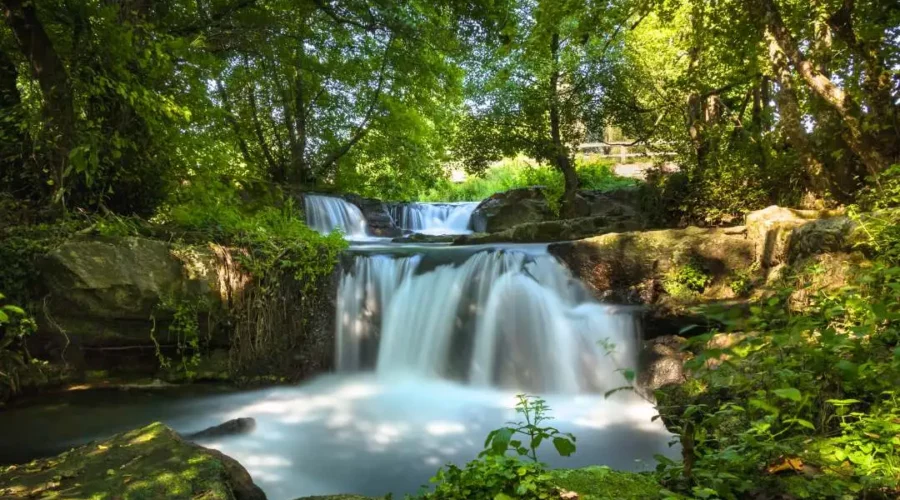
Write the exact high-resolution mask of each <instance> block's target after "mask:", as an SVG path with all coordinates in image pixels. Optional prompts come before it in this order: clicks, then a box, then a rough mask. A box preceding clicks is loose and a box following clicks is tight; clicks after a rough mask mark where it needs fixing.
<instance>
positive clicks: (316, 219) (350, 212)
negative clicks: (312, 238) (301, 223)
mask: <svg viewBox="0 0 900 500" xmlns="http://www.w3.org/2000/svg"><path fill="white" fill-rule="evenodd" d="M303 206H304V208H305V209H306V224H307V225H308V226H309V227H311V228H313V229H315V230H316V231H318V232H320V233H322V234H328V233H330V232H332V231H334V230H335V229H338V228H340V229H341V230H342V231H344V234H346V235H347V236H348V237H349V238H364V237H366V236H367V231H366V218H365V217H364V216H363V213H362V211H361V210H360V209H359V207H357V206H356V205H354V204H352V203H350V202H348V201H346V200H344V199H342V198H338V197H336V196H324V195H318V194H307V195H304V196H303Z"/></svg>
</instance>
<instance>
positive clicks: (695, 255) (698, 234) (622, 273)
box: [550, 228, 755, 304]
mask: <svg viewBox="0 0 900 500" xmlns="http://www.w3.org/2000/svg"><path fill="white" fill-rule="evenodd" d="M550 253H551V254H553V255H555V256H556V257H558V258H559V259H560V260H561V261H562V262H563V263H565V264H566V265H567V266H568V267H569V269H570V270H571V271H572V272H573V274H574V275H575V276H576V277H577V278H580V279H581V280H582V281H583V282H584V283H585V285H587V287H588V289H589V290H591V291H592V292H593V293H594V295H595V296H596V297H597V298H599V299H600V300H603V301H607V302H615V303H618V304H653V303H657V302H658V301H659V299H660V294H661V281H662V279H663V277H664V276H665V274H666V272H667V271H669V270H671V269H673V268H675V267H676V266H679V265H684V264H687V263H688V262H692V263H695V264H696V265H699V266H701V267H702V268H703V269H704V270H705V271H706V272H707V273H709V275H710V276H711V277H712V283H710V285H709V286H707V290H706V291H705V292H704V297H705V298H707V299H717V298H718V299H721V298H730V297H731V296H733V294H732V293H730V289H729V288H728V286H727V285H728V284H727V283H726V279H727V276H728V275H729V274H730V273H731V272H732V271H735V270H739V269H746V268H749V267H750V266H751V265H752V264H753V262H754V261H755V252H754V244H753V242H752V241H750V240H749V239H747V238H746V236H745V234H744V230H743V228H727V229H719V228H717V229H700V228H687V229H667V230H661V231H644V232H628V233H610V234H605V235H602V236H597V237H594V238H588V239H583V240H578V241H573V242H566V243H556V244H552V245H550Z"/></svg>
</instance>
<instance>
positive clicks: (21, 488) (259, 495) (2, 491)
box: [0, 423, 266, 500]
mask: <svg viewBox="0 0 900 500" xmlns="http://www.w3.org/2000/svg"><path fill="white" fill-rule="evenodd" d="M0 497H4V498H5V497H16V498H31V497H42V498H51V497H52V498H123V499H129V498H134V499H136V498H167V499H185V500H188V499H196V498H203V499H205V500H231V499H237V500H265V498H266V496H265V494H264V493H263V491H262V490H261V489H260V488H259V487H258V486H256V485H255V484H254V483H253V480H252V479H251V478H250V474H248V473H247V471H246V470H245V469H244V468H243V467H242V466H241V465H240V464H239V463H238V462H236V461H235V460H234V459H232V458H230V457H228V456H226V455H224V454H222V453H220V452H218V451H215V450H209V449H206V448H203V447H201V446H198V445H195V444H192V443H189V442H187V441H184V440H183V439H181V438H180V437H179V436H178V434H176V433H175V431H173V430H172V429H170V428H168V427H166V426H165V425H163V424H161V423H155V424H151V425H148V426H147V427H144V428H141V429H136V430H133V431H129V432H124V433H122V434H117V435H115V436H113V437H111V438H109V439H106V440H103V441H99V442H93V443H90V444H86V445H84V446H80V447H78V448H75V449H73V450H70V451H67V452H65V453H62V454H60V455H58V456H56V457H53V458H46V459H40V460H35V461H33V462H31V463H29V464H24V465H16V466H10V467H4V468H0Z"/></svg>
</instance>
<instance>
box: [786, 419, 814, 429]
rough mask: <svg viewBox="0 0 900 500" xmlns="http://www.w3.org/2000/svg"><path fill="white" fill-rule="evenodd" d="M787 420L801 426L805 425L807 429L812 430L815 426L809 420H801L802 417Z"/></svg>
mask: <svg viewBox="0 0 900 500" xmlns="http://www.w3.org/2000/svg"><path fill="white" fill-rule="evenodd" d="M788 422H793V423H795V424H799V425H800V426H801V427H806V428H807V429H809V430H812V431H814V430H816V426H815V425H813V423H812V422H810V421H809V420H803V419H802V418H792V419H790V420H788Z"/></svg>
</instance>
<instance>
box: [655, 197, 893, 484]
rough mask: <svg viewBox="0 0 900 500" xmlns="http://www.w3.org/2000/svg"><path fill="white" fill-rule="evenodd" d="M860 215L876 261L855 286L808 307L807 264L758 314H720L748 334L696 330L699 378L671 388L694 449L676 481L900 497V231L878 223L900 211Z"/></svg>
mask: <svg viewBox="0 0 900 500" xmlns="http://www.w3.org/2000/svg"><path fill="white" fill-rule="evenodd" d="M882 206H885V207H887V206H889V204H887V203H885V204H883V205H882ZM857 220H858V222H859V223H860V224H861V225H862V228H863V229H862V231H863V232H866V233H868V234H869V238H868V240H867V241H866V242H865V247H866V248H867V249H868V251H870V252H872V253H871V256H872V257H873V260H872V261H871V262H870V263H869V264H866V265H865V266H863V267H861V268H859V269H857V271H856V273H857V274H856V277H855V280H854V281H853V282H852V283H850V284H849V285H847V286H845V287H843V288H842V289H839V290H822V291H819V292H817V293H816V294H814V296H813V298H812V300H811V301H810V305H809V307H808V308H807V309H805V310H800V311H798V310H796V309H795V308H794V307H792V302H791V295H792V293H793V292H794V291H795V290H796V288H797V286H798V284H802V283H803V281H804V277H803V275H802V273H804V272H805V271H798V272H797V274H794V275H789V276H787V277H786V278H784V281H783V282H782V283H781V286H780V287H777V288H776V290H775V292H774V293H773V294H772V295H770V296H768V297H766V298H765V299H763V300H761V301H759V302H757V303H755V304H754V305H752V307H751V308H750V314H749V315H748V316H747V317H745V318H720V319H721V321H722V322H723V323H724V324H725V325H727V329H726V331H729V332H736V333H740V335H737V336H733V337H732V338H733V339H735V343H734V345H732V346H730V347H728V348H726V349H721V348H709V347H706V346H707V345H708V344H707V343H708V341H709V340H710V339H711V335H712V334H709V335H704V336H700V337H696V338H694V339H691V341H690V345H691V346H692V347H693V348H694V349H696V350H698V351H699V353H698V354H697V356H696V357H695V358H694V359H693V360H691V361H690V362H689V363H688V364H687V367H688V368H689V369H690V370H692V372H693V374H694V380H693V381H692V382H691V383H690V384H688V385H687V386H685V387H682V388H677V389H673V390H668V391H663V392H661V393H660V394H659V397H660V399H659V401H660V406H659V409H660V412H661V413H662V414H664V415H666V416H667V423H668V424H669V427H670V429H673V430H676V431H677V432H678V434H679V437H680V440H681V442H682V447H683V449H684V453H685V456H684V461H683V462H682V463H671V462H670V463H665V464H663V466H662V470H663V471H664V472H665V473H666V474H667V477H668V484H669V486H670V488H673V489H676V490H678V491H682V492H686V493H690V494H692V495H694V496H697V497H702V498H712V497H718V498H724V499H736V498H748V497H760V498H768V497H772V496H777V495H789V496H791V497H793V498H859V497H864V498H894V497H896V496H897V495H898V494H900V434H898V432H900V418H898V415H900V404H898V403H900V397H898V392H897V388H898V387H900V303H898V301H897V299H896V297H897V293H898V292H900V259H898V255H900V237H898V235H897V233H896V232H895V231H892V230H890V229H887V230H884V231H881V230H879V229H878V227H884V228H889V227H891V226H892V225H893V226H894V227H895V226H896V224H897V223H898V222H900V212H898V211H896V209H885V210H883V211H882V212H881V213H880V214H879V215H878V216H877V217H865V216H859V217H857ZM873 220H877V222H874V223H873V222H872V221H873Z"/></svg>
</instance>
